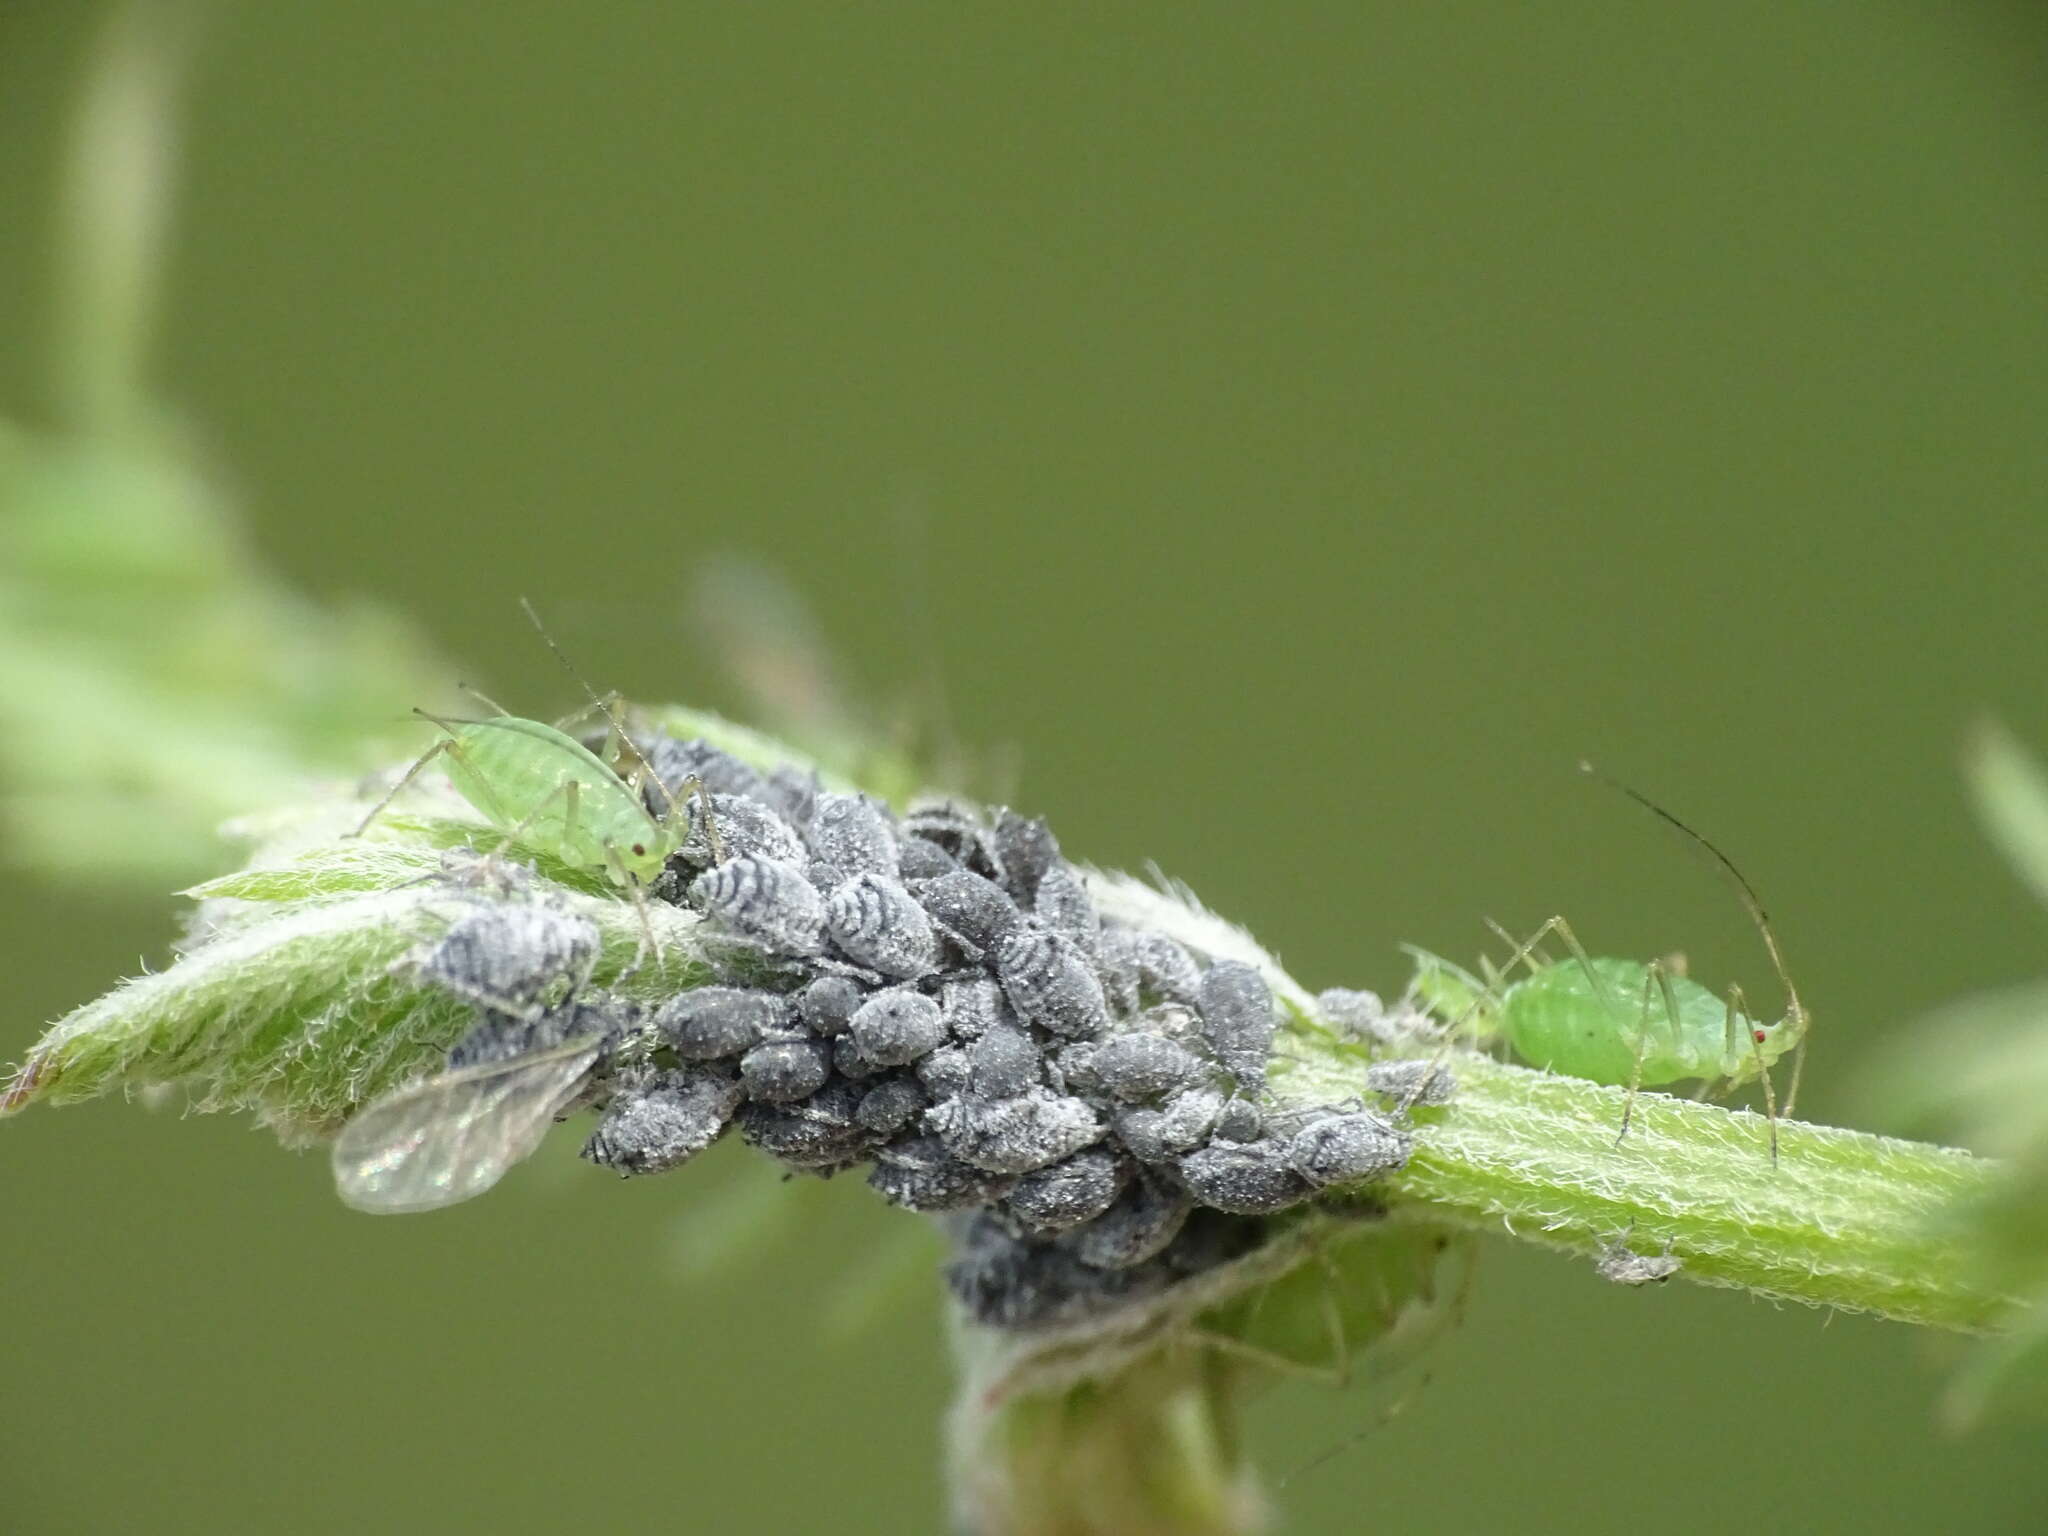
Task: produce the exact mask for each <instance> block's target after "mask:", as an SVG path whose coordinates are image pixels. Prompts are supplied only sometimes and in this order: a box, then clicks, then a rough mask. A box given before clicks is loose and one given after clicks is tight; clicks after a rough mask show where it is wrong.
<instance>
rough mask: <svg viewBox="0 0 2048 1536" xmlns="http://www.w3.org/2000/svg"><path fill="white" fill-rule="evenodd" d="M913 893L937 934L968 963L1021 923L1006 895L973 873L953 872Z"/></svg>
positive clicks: (986, 951) (1019, 913) (995, 885)
mask: <svg viewBox="0 0 2048 1536" xmlns="http://www.w3.org/2000/svg"><path fill="white" fill-rule="evenodd" d="M912 889H913V892H914V894H915V895H916V897H917V899H918V901H919V902H921V903H922V904H923V906H924V910H925V913H926V915H928V916H929V917H930V918H931V920H932V923H933V924H934V925H935V926H936V927H937V928H938V930H939V932H941V933H942V934H944V935H945V936H946V937H947V938H948V939H950V940H951V941H952V942H953V944H954V945H955V946H956V947H957V948H958V949H959V950H960V952H961V953H962V954H963V955H965V956H966V957H967V958H968V959H970V960H974V961H979V960H980V959H981V957H982V956H983V955H985V954H986V953H988V951H989V950H991V949H993V948H994V947H995V943H996V941H997V940H998V939H1000V938H1001V937H1002V936H1003V935H1004V934H1006V933H1009V932H1010V931H1011V930H1013V929H1014V928H1016V927H1017V926H1018V925H1019V924H1021V923H1022V922H1023V920H1024V917H1023V914H1022V913H1021V912H1019V911H1018V910H1017V903H1016V902H1014V901H1012V900H1011V899H1010V896H1009V893H1008V892H1007V891H1005V890H1004V889H1003V888H1002V887H1001V886H999V885H997V884H996V883H995V881H993V880H990V879H987V878H985V877H984V876H981V875H977V874H975V873H974V872H973V871H972V870H967V869H959V868H955V869H952V870H949V871H948V872H947V873H945V874H942V875H940V876H939V877H938V878H936V879H933V880H925V881H921V882H919V883H918V884H917V885H915V886H914V887H913V888H912Z"/></svg>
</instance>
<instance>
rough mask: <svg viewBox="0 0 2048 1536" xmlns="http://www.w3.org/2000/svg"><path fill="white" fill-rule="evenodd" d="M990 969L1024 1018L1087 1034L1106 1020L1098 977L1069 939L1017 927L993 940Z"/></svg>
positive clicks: (1096, 1031) (1070, 1035) (1067, 1032)
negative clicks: (991, 968) (999, 979)
mask: <svg viewBox="0 0 2048 1536" xmlns="http://www.w3.org/2000/svg"><path fill="white" fill-rule="evenodd" d="M995 959H996V973H997V975H998V976H999V977H1001V979H1002V983H1003V990H1004V992H1006V993H1008V994H1009V998H1010V1004H1011V1006H1012V1007H1014V1008H1015V1009H1016V1010H1017V1012H1018V1013H1019V1014H1021V1015H1022V1016H1023V1017H1024V1019H1025V1021H1026V1022H1027V1023H1031V1024H1036V1025H1038V1026H1039V1027H1040V1028H1041V1029H1047V1030H1050V1031H1051V1032H1052V1033H1053V1034H1056V1035H1065V1036H1067V1037H1068V1038H1069V1039H1089V1038H1093V1037H1094V1036H1096V1035H1099V1034H1101V1033H1102V1031H1103V1029H1104V1028H1105V1027H1107V1025H1108V1023H1109V1008H1108V1005H1107V1003H1106V1002H1105V1001H1104V1000H1103V996H1102V982H1101V980H1100V979H1099V978H1098V977H1097V976H1096V974H1095V971H1094V968H1093V967H1092V966H1090V965H1089V964H1088V962H1087V959H1086V958H1085V957H1084V956H1083V955H1082V954H1081V952H1080V950H1079V948H1078V947H1077V946H1076V945H1075V944H1074V941H1073V940H1072V939H1069V938H1066V937H1063V936H1062V935H1060V934H1056V933H1045V932H1041V931H1037V930H1033V929H1030V928H1018V929H1014V930H1012V931H1011V932H1009V933H1007V934H1005V935H1004V936H1003V937H1002V938H1000V939H999V940H997V941H996V947H995Z"/></svg>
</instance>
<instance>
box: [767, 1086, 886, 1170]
mask: <svg viewBox="0 0 2048 1536" xmlns="http://www.w3.org/2000/svg"><path fill="white" fill-rule="evenodd" d="M866 1096H867V1095H866V1092H865V1090H863V1089H862V1088H861V1086H860V1085H859V1084H858V1083H851V1082H848V1081H846V1080H845V1079H844V1078H840V1079H837V1080H835V1081H833V1082H829V1083H827V1084H826V1085H825V1086H824V1087H823V1088H820V1089H819V1090H818V1091H817V1092H816V1093H814V1094H812V1095H811V1096H810V1097H809V1098H808V1099H806V1100H804V1101H803V1102H802V1103H801V1104H791V1105H788V1106H782V1105H777V1104H742V1105H741V1106H740V1109H739V1113H738V1115H737V1116H736V1117H735V1118H736V1120H737V1121H738V1124H739V1128H740V1137H741V1139H742V1140H744V1141H745V1142H746V1143H747V1145H749V1146H752V1147H759V1148H760V1149H761V1150H762V1151H763V1152H766V1153H768V1154H769V1155H770V1156H771V1157H776V1158H779V1159H781V1160H782V1161H783V1162H785V1163H788V1164H789V1165H790V1166H791V1167H793V1168H836V1167H839V1166H841V1165H843V1164H846V1163H850V1162H853V1161H854V1160H855V1159H857V1158H860V1157H864V1156H866V1155H867V1152H868V1150H869V1148H870V1147H871V1146H872V1145H873V1137H872V1136H870V1135H869V1133H868V1131H867V1128H866V1127H865V1126H863V1125H861V1123H860V1121H859V1118H858V1117H859V1114H860V1104H861V1100H862V1099H864V1098H865V1097H866Z"/></svg>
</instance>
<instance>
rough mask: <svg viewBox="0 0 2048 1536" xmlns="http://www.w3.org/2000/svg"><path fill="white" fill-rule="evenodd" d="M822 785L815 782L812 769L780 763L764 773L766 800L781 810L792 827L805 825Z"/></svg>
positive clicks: (814, 806) (815, 774)
mask: <svg viewBox="0 0 2048 1536" xmlns="http://www.w3.org/2000/svg"><path fill="white" fill-rule="evenodd" d="M824 792H825V786H824V785H822V784H820V783H819V782H818V774H817V770H816V769H812V768H799V767H797V765H796V764H795V763H784V764H782V765H781V766H780V767H778V768H777V769H776V770H775V771H774V772H773V773H771V774H769V775H768V788H767V798H768V802H769V803H770V804H771V805H773V806H774V807H775V808H776V809H777V810H778V811H780V812H782V815H783V819H784V820H785V821H787V822H789V823H790V824H791V825H792V826H798V827H802V826H808V825H809V824H810V820H811V813H812V812H813V811H815V810H816V809H817V806H818V797H819V796H820V795H821V794H823V793H824Z"/></svg>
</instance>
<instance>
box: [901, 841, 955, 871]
mask: <svg viewBox="0 0 2048 1536" xmlns="http://www.w3.org/2000/svg"><path fill="white" fill-rule="evenodd" d="M959 867H960V861H959V860H958V859H956V858H954V857H953V855H951V854H950V853H948V852H946V850H945V849H943V848H941V847H940V846H939V845H938V844H937V843H934V842H932V841H930V840H929V839H927V838H922V837H906V838H904V839H903V843H902V847H901V848H900V849H899V850H898V852H897V855H896V874H897V877H898V878H899V879H903V880H934V879H937V878H938V877H939V876H940V875H946V874H951V873H952V872H953V871H954V870H956V869H958V868H959Z"/></svg>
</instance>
